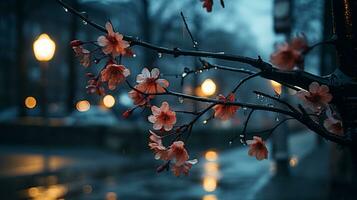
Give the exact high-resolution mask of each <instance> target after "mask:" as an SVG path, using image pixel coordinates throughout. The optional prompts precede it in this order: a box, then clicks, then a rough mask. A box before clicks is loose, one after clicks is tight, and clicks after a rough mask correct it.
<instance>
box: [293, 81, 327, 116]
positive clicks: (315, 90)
mask: <svg viewBox="0 0 357 200" xmlns="http://www.w3.org/2000/svg"><path fill="white" fill-rule="evenodd" d="M296 95H297V97H298V98H300V99H302V100H303V101H304V103H305V105H307V106H308V107H309V108H311V109H312V110H313V111H315V112H318V113H319V112H320V111H321V109H322V108H323V107H325V106H326V105H327V104H328V103H329V102H330V101H331V100H332V95H331V94H330V93H329V87H328V86H326V85H321V86H320V84H319V83H317V82H312V83H311V84H310V86H309V91H299V92H298V93H297V94H296Z"/></svg>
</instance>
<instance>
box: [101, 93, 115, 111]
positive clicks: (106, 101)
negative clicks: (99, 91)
mask: <svg viewBox="0 0 357 200" xmlns="http://www.w3.org/2000/svg"><path fill="white" fill-rule="evenodd" d="M103 105H104V106H105V107H106V108H111V107H113V106H114V105H115V99H114V97H113V96H112V95H110V94H108V95H105V96H104V98H103Z"/></svg>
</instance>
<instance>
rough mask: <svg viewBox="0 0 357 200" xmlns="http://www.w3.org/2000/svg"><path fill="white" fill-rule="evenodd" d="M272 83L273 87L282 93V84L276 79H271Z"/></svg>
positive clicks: (278, 92)
mask: <svg viewBox="0 0 357 200" xmlns="http://www.w3.org/2000/svg"><path fill="white" fill-rule="evenodd" d="M270 84H271V86H272V87H273V89H274V91H275V92H276V93H277V94H279V95H280V94H281V84H280V83H278V82H276V81H273V80H270Z"/></svg>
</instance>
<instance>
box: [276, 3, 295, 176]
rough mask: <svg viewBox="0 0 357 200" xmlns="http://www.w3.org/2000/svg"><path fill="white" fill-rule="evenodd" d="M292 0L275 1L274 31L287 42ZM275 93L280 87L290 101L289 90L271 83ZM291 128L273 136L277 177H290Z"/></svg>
mask: <svg viewBox="0 0 357 200" xmlns="http://www.w3.org/2000/svg"><path fill="white" fill-rule="evenodd" d="M292 8H293V1H292V0H274V12H273V18H274V31H275V33H277V34H283V35H285V37H286V40H289V38H290V33H291V28H292V24H293V17H292ZM271 84H272V86H273V88H274V89H275V91H276V90H277V89H276V87H279V88H280V89H279V90H280V93H281V97H282V99H283V100H284V101H288V100H289V99H288V96H287V95H286V94H287V92H288V89H287V88H286V87H281V86H280V85H277V84H276V83H274V82H272V83H271ZM280 120H284V116H281V117H280ZM288 129H289V127H288V126H287V124H286V123H284V124H282V126H281V127H280V129H278V130H277V131H279V132H280V133H276V134H274V136H273V145H272V146H273V147H272V151H273V158H274V160H275V162H276V167H277V170H276V175H277V176H288V175H289V147H288V135H287V133H288V132H289V131H288Z"/></svg>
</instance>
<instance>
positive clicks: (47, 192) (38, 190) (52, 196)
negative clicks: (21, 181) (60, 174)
mask: <svg viewBox="0 0 357 200" xmlns="http://www.w3.org/2000/svg"><path fill="white" fill-rule="evenodd" d="M67 191H68V189H67V187H66V186H64V185H51V186H48V187H43V186H40V187H32V188H29V189H28V191H27V193H28V196H29V197H30V199H32V200H56V199H59V198H61V197H63V196H65V195H66V193H67Z"/></svg>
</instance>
